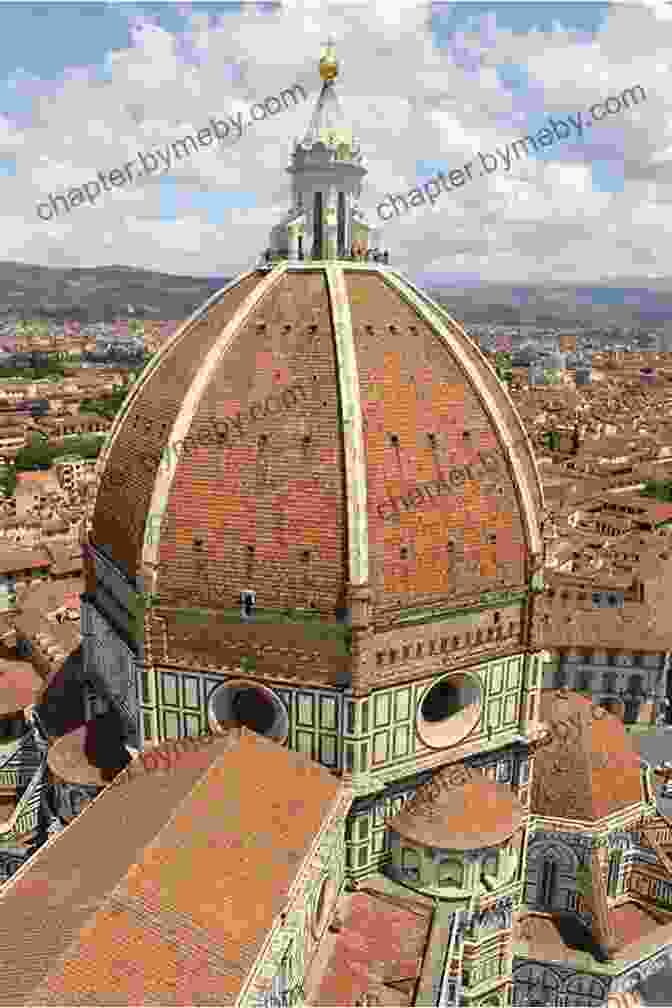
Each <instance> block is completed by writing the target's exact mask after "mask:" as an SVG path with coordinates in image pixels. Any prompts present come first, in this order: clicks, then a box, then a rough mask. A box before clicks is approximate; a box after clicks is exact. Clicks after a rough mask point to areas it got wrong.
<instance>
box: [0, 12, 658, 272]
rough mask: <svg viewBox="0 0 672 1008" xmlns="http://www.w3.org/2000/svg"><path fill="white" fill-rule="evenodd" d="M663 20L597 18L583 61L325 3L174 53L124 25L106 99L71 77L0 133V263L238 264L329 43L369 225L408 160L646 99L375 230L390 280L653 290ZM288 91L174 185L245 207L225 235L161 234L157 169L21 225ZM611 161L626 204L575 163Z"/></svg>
mask: <svg viewBox="0 0 672 1008" xmlns="http://www.w3.org/2000/svg"><path fill="white" fill-rule="evenodd" d="M670 11H672V7H668V8H666V10H663V8H661V7H660V6H659V5H654V4H649V5H647V6H641V7H640V8H633V7H630V6H626V5H620V4H618V5H615V6H613V7H612V8H610V10H609V13H608V15H607V17H606V19H605V22H604V24H603V26H602V28H601V30H600V32H599V34H598V35H597V36H596V38H595V39H594V41H593V42H592V44H590V45H588V44H586V43H585V41H581V40H580V39H579V37H578V36H577V35H576V34H575V33H573V32H568V31H566V30H565V29H563V28H562V27H561V26H556V30H555V31H553V32H546V31H533V32H529V33H528V34H527V35H523V34H520V33H513V32H511V31H509V30H506V29H498V28H497V26H496V23H495V22H494V20H493V18H489V19H487V26H486V27H487V33H486V32H483V33H480V32H479V31H478V30H477V27H476V25H475V28H474V30H473V31H465V32H462V33H461V34H460V35H459V37H456V38H455V39H453V42H452V43H451V44H450V45H448V46H445V47H440V48H439V47H438V46H437V45H436V44H435V42H434V39H433V38H432V36H431V34H430V23H429V19H428V17H427V7H426V5H425V4H422V5H421V4H418V3H416V2H405V0H395V2H391V0H374V2H368V0H367V2H362V3H357V4H348V5H347V6H343V7H334V8H333V9H332V8H329V7H327V6H325V4H324V2H323V0H321V2H319V3H318V2H315V3H310V4H306V3H304V2H301V3H299V2H296V3H294V2H292V3H287V4H285V7H284V9H282V10H278V9H276V10H275V11H274V12H273V13H268V14H264V13H261V12H260V10H259V9H258V8H255V7H250V6H244V7H243V9H242V11H241V13H240V14H235V15H227V16H226V17H223V18H220V19H219V20H218V21H217V22H216V24H215V25H214V27H213V25H212V23H209V22H208V20H207V18H206V17H205V16H204V15H199V14H195V15H194V16H193V17H192V20H191V28H192V33H191V35H190V37H189V38H187V39H186V40H184V39H180V38H176V37H175V36H173V35H171V34H170V33H169V32H167V31H166V30H165V29H163V28H160V27H158V26H157V25H156V24H154V23H150V22H148V21H141V20H140V19H138V18H137V17H134V19H133V21H132V31H131V42H130V44H129V47H128V48H127V49H125V50H121V51H117V52H112V51H110V52H109V53H108V54H107V57H106V59H105V65H106V66H107V67H108V68H109V75H110V80H109V82H108V83H104V82H100V81H99V80H97V79H96V77H95V75H89V74H76V73H74V74H71V75H69V76H68V77H67V78H66V79H64V80H63V81H62V82H59V84H58V86H53V87H52V88H50V89H49V90H48V91H47V92H45V93H44V94H43V96H42V97H41V98H39V99H38V101H37V104H36V109H37V118H36V121H35V122H34V123H33V124H32V125H31V126H30V127H19V126H16V125H15V124H14V123H13V122H12V121H11V120H8V119H7V118H0V156H1V157H3V158H5V157H7V155H14V157H15V158H16V163H17V170H16V175H15V177H6V178H5V177H3V185H2V187H1V188H0V214H1V215H2V225H3V226H2V231H1V232H0V233H1V234H2V240H3V242H4V249H3V250H2V252H1V253H0V254H2V255H3V257H4V258H6V259H17V260H20V261H24V262H37V263H43V264H45V265H49V264H50V263H54V264H56V263H57V264H59V265H60V264H68V263H69V264H71V265H77V264H80V263H85V264H88V265H92V264H96V263H97V264H100V265H104V264H112V263H128V264H129V265H135V266H138V267H146V268H154V269H158V270H163V271H166V272H175V273H183V272H191V273H194V274H211V273H213V272H217V273H218V274H219V273H227V272H231V273H232V272H236V271H238V270H240V269H242V268H245V267H246V266H248V265H249V264H250V263H251V262H253V261H254V260H255V259H256V256H257V255H258V253H259V251H260V250H261V249H262V248H264V247H265V246H266V244H267V239H268V232H269V231H270V229H271V227H272V226H273V225H274V224H275V223H277V221H278V219H279V217H280V216H281V215H282V212H283V210H284V208H285V207H287V206H288V205H289V199H290V192H291V187H290V180H289V177H288V176H287V175H286V173H285V168H286V165H287V159H288V154H289V151H290V147H291V142H292V139H293V138H294V137H295V136H300V135H302V134H303V132H304V131H305V129H306V127H307V124H308V122H309V120H310V116H311V114H312V111H313V107H314V104H315V101H316V99H317V94H318V91H319V87H320V83H321V82H320V79H319V76H318V72H317V61H318V59H319V56H320V47H321V44H322V43H323V42H324V41H326V39H327V37H328V35H329V34H330V33H333V34H334V36H335V38H336V44H337V53H338V58H339V61H340V65H341V74H340V79H339V81H338V83H337V89H338V93H339V96H340V99H341V102H342V105H343V108H344V111H345V112H346V115H348V116H349V118H350V119H351V121H352V122H353V125H354V129H355V133H356V135H357V136H358V137H359V139H360V141H361V143H362V148H363V152H364V154H365V157H366V159H367V164H368V167H369V175H368V178H367V179H365V181H364V187H363V198H362V201H361V202H362V205H363V206H364V207H369V208H371V218H372V222H373V223H375V224H376V225H380V221H379V220H378V219H377V217H376V213H375V206H376V204H377V203H378V202H379V201H380V200H382V199H383V198H385V196H386V194H387V193H406V192H408V190H410V189H411V188H413V186H414V185H415V184H416V173H417V164H418V162H419V161H424V162H427V163H430V164H433V163H437V162H445V163H446V164H447V165H448V166H449V168H459V167H460V166H461V165H463V164H465V162H468V161H470V160H475V159H476V157H477V154H478V152H479V151H482V152H490V151H494V150H496V149H497V148H498V147H499V148H501V149H504V148H505V146H506V144H510V143H511V142H512V141H513V140H515V139H517V138H518V137H521V136H524V135H525V134H526V133H527V132H528V131H529V130H530V129H533V130H534V129H540V128H541V127H542V126H544V125H545V123H546V121H547V120H548V117H549V116H552V117H553V118H555V119H566V117H567V114H572V115H574V114H576V112H577V111H579V110H584V111H585V110H586V109H587V108H588V107H589V106H591V105H593V104H594V103H595V102H598V101H601V100H603V99H604V98H605V97H606V96H608V95H618V94H621V93H622V92H623V90H624V89H625V88H628V87H630V86H631V85H633V84H641V85H642V86H643V87H645V89H646V91H647V101H646V102H644V103H642V104H640V105H639V106H638V107H636V108H633V109H630V110H629V111H626V112H624V113H622V114H619V115H614V116H611V117H610V118H609V119H608V120H606V121H605V122H603V123H601V124H600V125H595V126H592V127H591V128H590V129H589V130H587V131H586V134H585V140H584V143H583V145H582V146H581V145H579V146H577V147H575V148H571V149H570V146H569V144H566V143H560V142H558V143H556V144H555V145H554V147H553V148H551V152H552V153H553V154H554V155H557V156H559V157H561V158H562V160H561V161H559V162H553V161H535V160H532V159H520V160H518V161H515V160H514V162H513V164H512V167H511V171H510V172H508V173H507V172H504V171H503V170H501V171H497V172H494V173H493V174H492V175H490V176H486V177H479V176H478V175H477V177H476V178H474V180H473V181H472V182H470V183H468V184H466V185H464V186H463V187H462V188H461V189H457V190H455V191H454V192H453V193H451V194H448V193H444V194H443V195H442V197H441V199H440V200H438V201H437V202H436V204H435V205H434V207H433V208H429V207H427V208H424V207H420V208H417V209H412V210H411V211H410V212H409V214H408V215H406V216H404V217H401V218H398V219H397V218H395V219H393V220H392V221H390V222H389V224H387V225H386V226H385V227H384V228H383V229H382V233H383V237H384V242H385V244H386V245H387V246H388V247H389V249H390V253H391V261H392V263H393V264H394V265H396V266H398V267H400V268H401V269H406V270H408V271H410V272H414V271H415V270H421V269H426V270H428V271H436V272H438V271H441V270H445V271H449V272H453V271H455V270H456V269H458V268H459V269H461V270H462V269H464V270H467V271H468V270H472V271H473V272H478V271H479V270H480V271H481V272H482V273H483V274H484V276H485V277H487V279H488V280H490V281H492V282H496V281H500V280H501V281H506V280H510V281H511V282H524V281H525V279H526V278H527V277H533V276H534V277H536V278H538V277H539V276H542V275H543V276H545V278H546V279H548V280H555V279H557V278H558V277H560V276H562V277H563V278H565V279H567V278H568V277H569V274H570V273H572V278H573V279H582V280H589V279H591V278H593V277H596V276H597V275H601V274H603V273H606V272H607V271H610V272H618V271H622V272H624V273H627V274H633V273H636V272H637V271H638V270H640V271H645V272H646V273H651V272H656V269H655V263H656V261H657V262H658V264H660V263H661V262H663V261H665V260H666V259H667V258H668V257H669V253H670V248H669V247H668V246H669V245H670V243H672V238H671V237H668V235H670V234H672V229H671V228H669V227H667V226H666V225H665V221H666V220H668V219H669V217H670V213H671V212H672V211H671V210H670V206H671V205H672V198H671V193H672V189H671V187H670V184H671V183H672V168H671V167H670V164H669V162H670V157H671V153H672V128H671V123H672V78H671V75H670V72H669V67H670V66H672V24H670V23H669V21H670V18H669V17H668V13H669V12H670ZM129 13H130V12H129ZM633 39H636V45H633ZM484 40H485V41H484ZM508 63H513V64H520V65H521V66H524V67H526V68H527V70H528V73H529V78H530V82H531V87H530V91H529V92H528V93H523V92H514V93H511V92H509V91H508V90H506V88H504V87H503V86H502V83H501V81H500V79H499V77H498V74H497V71H496V67H497V66H498V65H500V64H508ZM297 82H298V83H300V84H301V85H302V86H303V87H304V88H305V89H306V91H307V92H309V100H308V101H307V102H305V103H303V102H301V103H300V104H299V105H298V106H296V107H291V108H289V109H287V110H285V111H283V112H281V113H280V114H278V115H277V116H276V117H275V118H272V119H268V120H267V121H263V122H258V123H256V124H254V125H253V126H251V127H250V128H249V129H248V130H247V132H246V133H244V135H243V137H242V139H241V140H240V141H239V142H238V143H237V144H235V145H233V146H229V147H225V146H224V145H220V146H219V147H218V148H217V149H216V150H215V149H204V150H202V151H200V152H199V153H197V154H193V155H192V156H191V157H190V158H185V159H183V160H182V161H180V162H178V164H177V166H176V168H175V171H174V177H175V178H177V179H178V180H179V183H180V184H181V185H183V186H184V187H185V188H186V189H187V190H189V189H191V190H194V191H197V192H199V193H202V192H207V191H213V192H217V191H220V190H227V191H228V190H231V189H235V188H238V189H241V190H243V191H244V192H251V193H254V194H256V196H257V200H258V204H259V205H258V207H255V208H254V209H253V210H246V211H240V210H232V211H231V212H230V215H229V217H228V220H227V221H226V223H225V224H224V225H214V224H213V223H212V221H211V220H209V219H208V214H207V211H206V210H205V209H203V210H201V209H198V210H194V209H193V208H191V209H189V211H188V212H185V213H184V214H183V215H181V216H179V217H178V219H177V220H176V221H170V220H161V219H160V217H161V210H162V202H161V191H160V190H161V186H160V181H159V180H160V176H159V173H158V172H157V173H156V174H155V175H151V176H149V177H148V178H146V179H145V180H142V181H140V182H138V183H136V184H134V185H132V186H126V187H124V188H118V189H114V190H112V191H110V192H108V193H105V194H104V195H103V196H101V198H100V199H99V200H98V201H97V203H96V205H95V206H93V207H90V206H83V207H79V208H76V209H74V210H73V211H72V212H71V213H70V214H68V215H66V214H63V215H61V216H60V217H59V218H58V219H57V220H54V221H52V222H50V223H47V222H42V221H40V219H39V218H38V216H37V213H36V209H35V208H36V204H37V203H38V202H39V201H41V200H43V199H44V198H45V194H46V195H47V197H48V194H49V193H56V192H62V191H64V190H65V189H67V188H68V187H71V186H77V185H80V184H81V183H83V182H85V181H87V180H90V179H91V180H92V179H95V178H96V175H97V172H98V171H101V170H102V171H107V172H109V171H110V170H111V169H113V168H115V167H122V166H123V165H124V163H125V162H130V161H131V160H133V159H135V158H137V156H138V152H139V151H143V152H146V151H151V150H154V149H156V148H157V147H158V148H161V149H163V148H165V147H166V145H168V144H170V143H171V141H173V140H176V139H179V138H181V137H183V136H185V135H187V134H189V133H195V132H196V131H197V130H198V129H201V128H203V127H204V126H206V125H207V124H208V121H209V119H210V117H211V116H214V117H218V118H225V117H228V116H229V115H230V114H235V113H237V112H239V111H240V112H241V113H243V115H244V116H247V110H248V108H249V106H250V105H251V104H252V103H254V102H258V101H262V100H263V99H264V98H265V97H267V96H271V95H278V94H279V93H280V91H281V90H282V89H283V88H286V87H290V86H292V85H293V84H294V83H297ZM609 157H617V158H618V159H619V163H621V164H622V170H623V173H624V191H623V192H622V193H613V194H612V193H602V192H596V191H593V189H592V183H591V180H592V173H591V168H590V159H591V158H596V159H597V160H607V159H608V158H609ZM199 207H200V203H199ZM663 269H664V267H663Z"/></svg>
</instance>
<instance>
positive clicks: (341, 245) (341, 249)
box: [338, 192, 345, 257]
mask: <svg viewBox="0 0 672 1008" xmlns="http://www.w3.org/2000/svg"><path fill="white" fill-rule="evenodd" d="M344 253H345V193H343V192H339V194H338V255H339V257H340V256H342V255H344Z"/></svg>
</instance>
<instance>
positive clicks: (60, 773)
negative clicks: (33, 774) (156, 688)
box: [47, 711, 130, 787]
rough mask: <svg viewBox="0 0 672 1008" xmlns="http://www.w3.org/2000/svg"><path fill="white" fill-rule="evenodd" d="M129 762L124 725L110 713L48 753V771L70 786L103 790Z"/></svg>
mask: <svg viewBox="0 0 672 1008" xmlns="http://www.w3.org/2000/svg"><path fill="white" fill-rule="evenodd" d="M129 762H130V756H129V754H128V752H127V750H126V749H125V747H124V746H123V744H122V742H121V725H120V723H119V719H118V717H117V715H116V714H115V713H114V712H112V711H110V712H108V713H107V714H100V715H98V717H95V718H92V719H91V720H90V721H87V722H86V724H83V725H81V726H80V727H79V728H76V729H75V730H74V731H71V732H68V734H67V735H63V736H61V738H59V739H57V740H56V742H54V744H53V745H52V746H51V748H50V749H49V755H48V757H47V763H48V765H49V769H50V770H51V771H52V773H54V774H55V775H56V776H57V777H60V778H61V779H62V780H65V781H69V782H70V783H71V784H92V785H96V786H98V787H104V786H105V784H109V782H110V781H111V780H112V779H113V778H114V777H116V776H117V774H118V773H119V772H120V771H121V770H123V768H124V767H125V766H126V764H127V763H129Z"/></svg>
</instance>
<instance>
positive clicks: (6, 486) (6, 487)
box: [0, 466, 18, 497]
mask: <svg viewBox="0 0 672 1008" xmlns="http://www.w3.org/2000/svg"><path fill="white" fill-rule="evenodd" d="M17 483H18V478H17V475H16V469H15V468H14V466H5V468H4V469H1V470H0V493H3V494H4V495H5V497H13V496H14V494H15V493H16V484H17Z"/></svg>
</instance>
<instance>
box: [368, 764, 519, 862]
mask: <svg viewBox="0 0 672 1008" xmlns="http://www.w3.org/2000/svg"><path fill="white" fill-rule="evenodd" d="M524 819H525V809H524V808H523V806H522V805H521V804H520V802H519V801H518V798H517V797H516V795H515V794H514V793H513V792H512V791H511V788H510V787H509V786H508V785H504V784H499V783H497V782H496V781H492V780H489V778H487V777H484V776H483V775H482V774H480V773H478V772H476V771H474V770H471V769H470V768H469V767H465V766H462V765H456V766H448V767H445V768H444V769H443V770H440V771H439V772H438V773H436V774H435V775H434V777H433V778H432V779H431V780H430V781H429V782H428V783H427V784H424V785H422V786H421V787H420V788H419V789H418V790H417V791H416V793H415V795H414V796H413V798H412V799H411V800H410V801H409V802H407V803H406V804H405V805H404V806H403V808H402V810H401V812H399V813H398V814H397V815H396V816H394V817H393V818H392V819H390V820H388V823H387V824H388V826H389V827H390V829H392V830H394V831H395V832H396V833H399V834H400V835H401V836H403V837H405V838H406V839H407V840H410V841H411V842H414V843H419V844H422V845H423V846H425V847H438V848H444V849H446V850H473V849H475V848H479V847H492V846H494V845H495V844H500V843H502V842H503V841H504V840H507V839H508V838H509V837H511V836H513V834H514V833H515V832H516V830H517V829H518V827H519V826H520V825H521V823H522V822H523V821H524Z"/></svg>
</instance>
